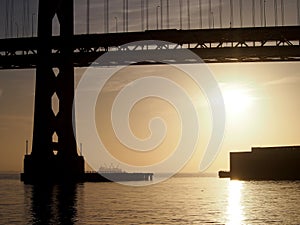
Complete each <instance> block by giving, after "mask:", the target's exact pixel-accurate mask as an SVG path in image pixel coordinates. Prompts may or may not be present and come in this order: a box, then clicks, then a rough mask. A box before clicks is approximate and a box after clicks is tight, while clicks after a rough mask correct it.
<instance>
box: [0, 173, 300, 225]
mask: <svg viewBox="0 0 300 225" xmlns="http://www.w3.org/2000/svg"><path fill="white" fill-rule="evenodd" d="M0 224H113V225H115V224H124V225H125V224H126V225H127V224H131V225H134V224H172V225H176V224H180V225H182V224H300V182H288V181H282V182H271V181H270V182H269V181H260V182H254V181H230V180H229V179H218V178H215V177H211V178H199V177H180V178H171V179H169V180H167V181H166V182H163V183H159V184H156V185H152V186H147V187H130V186H122V185H120V184H114V183H84V184H78V185H74V186H68V187H65V186H59V185H57V186H54V187H48V188H45V187H33V186H31V185H24V184H23V183H21V182H20V181H19V180H18V177H13V176H6V177H4V176H3V175H1V178H0Z"/></svg>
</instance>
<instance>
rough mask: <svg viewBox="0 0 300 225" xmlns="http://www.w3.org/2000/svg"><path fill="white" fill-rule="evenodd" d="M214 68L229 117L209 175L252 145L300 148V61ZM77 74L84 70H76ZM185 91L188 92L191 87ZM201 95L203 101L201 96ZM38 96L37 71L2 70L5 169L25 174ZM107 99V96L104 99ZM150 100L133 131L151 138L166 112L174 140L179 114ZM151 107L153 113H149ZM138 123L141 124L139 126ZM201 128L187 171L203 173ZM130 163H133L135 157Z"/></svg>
mask: <svg viewBox="0 0 300 225" xmlns="http://www.w3.org/2000/svg"><path fill="white" fill-rule="evenodd" d="M209 67H210V69H211V70H212V72H213V74H214V76H215V78H216V80H217V81H218V83H219V85H220V88H221V90H222V92H223V94H224V98H225V104H226V110H227V119H226V132H225V135H224V140H223V144H222V146H221V151H220V153H219V155H218V157H217V158H216V160H215V161H214V162H213V164H212V165H211V166H210V167H209V168H208V170H207V171H209V172H212V171H217V170H219V169H228V168H229V165H228V156H229V151H236V150H250V147H251V146H273V145H298V144H300V143H299V142H300V141H299V137H298V134H299V131H298V129H299V127H300V126H299V125H300V119H299V111H300V104H299V102H298V96H300V89H299V85H300V74H299V73H300V72H299V71H300V63H296V62H294V63H255V64H254V63H245V64H209ZM77 73H78V74H79V73H80V71H79V70H77ZM168 75H170V74H168ZM117 81H122V79H121V78H120V79H119V80H118V79H117ZM121 83H122V82H121ZM183 83H184V81H183ZM112 84H115V83H112ZM109 87H112V88H114V86H109ZM186 87H187V88H189V86H188V85H187V86H186ZM191 89H192V88H191ZM199 93H200V94H199V98H201V92H199ZM33 94H34V72H33V71H32V70H11V71H5V70H2V71H0V153H1V157H0V171H8V170H14V171H21V170H22V160H23V155H24V153H25V140H26V139H28V140H30V144H31V138H32V125H33V121H32V120H33V97H34V95H33ZM107 96H111V95H109V94H108V95H107ZM107 96H106V98H108V97H107ZM102 97H104V98H105V95H104V96H102ZM193 97H195V98H193V99H194V103H195V105H197V104H199V101H197V95H196V96H193ZM99 99H100V98H99ZM106 100H107V99H106ZM147 101H148V102H147ZM147 101H146V102H145V103H142V102H141V103H139V105H138V104H137V107H135V108H134V109H133V111H132V118H130V120H131V121H132V124H133V125H132V129H133V132H134V133H135V134H137V135H140V137H145V136H147V135H148V131H149V130H147V129H146V128H147V126H146V125H147V121H148V119H149V118H151V117H152V116H153V115H162V114H164V116H165V117H166V121H167V122H166V124H168V123H169V124H170V125H171V126H170V128H169V127H168V128H169V129H170V130H171V131H172V132H171V133H169V135H171V136H170V137H171V138H172V139H174V137H176V135H178V132H177V131H176V127H177V125H176V118H175V117H176V113H175V114H174V113H172V110H173V109H172V107H170V106H166V104H165V103H164V102H162V101H160V100H158V99H156V100H155V99H154V100H151V99H148V100H147ZM143 104H144V105H143ZM100 105H101V104H100ZM198 106H199V105H198ZM149 107H150V108H152V109H153V111H149ZM196 108H197V107H196ZM160 109H161V110H162V112H160ZM170 110H171V111H170ZM100 111H101V110H100ZM143 111H146V112H148V113H147V114H145V117H143V118H139V116H138V115H140V114H141V112H143ZM97 115H98V114H97ZM99 115H100V116H99V118H97V120H100V121H101V115H102V114H101V112H100V114H99ZM170 115H171V116H170ZM135 117H136V118H135ZM173 117H174V118H173ZM199 118H200V122H201V118H202V122H203V120H204V121H207V118H208V122H209V116H208V117H207V115H205V114H201V113H200V114H199ZM135 119H136V120H137V121H138V122H134V120H135ZM141 119H142V120H141ZM174 121H175V122H174ZM99 126H100V125H98V127H99ZM203 126H204V127H203ZM201 128H203V129H202V130H201V132H203V134H205V135H203V136H202V137H201V138H202V139H201V143H200V144H199V146H198V148H197V150H196V152H195V154H194V156H193V157H192V159H191V160H190V161H189V163H188V164H187V166H186V168H185V169H184V171H185V172H197V171H198V168H199V163H200V161H201V159H202V157H203V147H205V143H206V141H207V139H208V137H209V132H210V128H209V124H208V125H205V123H202V124H201ZM176 132H177V134H176ZM100 133H101V132H100ZM174 135H175V136H174ZM170 137H168V138H170ZM167 145H168V146H170V144H167ZM203 145H204V146H203ZM163 150H165V149H163ZM163 150H161V151H163ZM166 154H168V153H167V152H165V153H164V154H161V155H160V157H164V156H165V155H166ZM151 157H152V160H157V159H156V157H153V156H151ZM151 157H150V158H151ZM125 158H126V157H125ZM125 160H126V159H125ZM127 160H128V159H127ZM130 160H131V161H134V159H133V157H130ZM136 163H139V162H136Z"/></svg>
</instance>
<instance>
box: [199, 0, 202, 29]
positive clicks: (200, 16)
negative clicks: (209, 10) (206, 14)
mask: <svg viewBox="0 0 300 225" xmlns="http://www.w3.org/2000/svg"><path fill="white" fill-rule="evenodd" d="M199 27H200V28H202V1H201V0H199Z"/></svg>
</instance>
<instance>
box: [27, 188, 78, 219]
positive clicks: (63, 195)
mask: <svg viewBox="0 0 300 225" xmlns="http://www.w3.org/2000/svg"><path fill="white" fill-rule="evenodd" d="M29 186H30V187H28V186H27V187H26V188H25V190H26V192H27V196H28V197H29V199H30V201H31V207H30V214H31V215H30V217H31V218H30V224H74V223H76V220H77V195H78V189H79V188H80V186H82V184H63V185H32V186H31V185H29Z"/></svg>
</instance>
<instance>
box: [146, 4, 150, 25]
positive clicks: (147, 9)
mask: <svg viewBox="0 0 300 225" xmlns="http://www.w3.org/2000/svg"><path fill="white" fill-rule="evenodd" d="M146 29H147V30H149V0H146Z"/></svg>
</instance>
